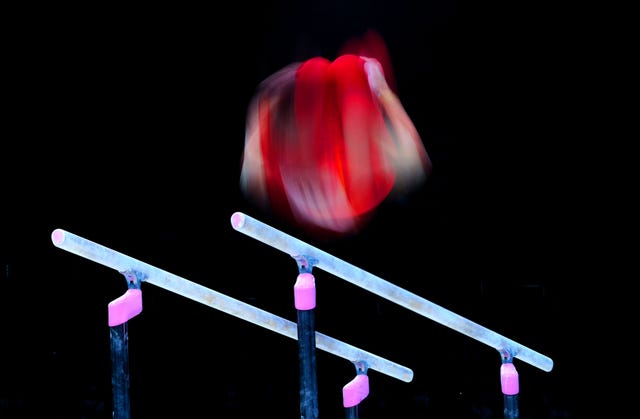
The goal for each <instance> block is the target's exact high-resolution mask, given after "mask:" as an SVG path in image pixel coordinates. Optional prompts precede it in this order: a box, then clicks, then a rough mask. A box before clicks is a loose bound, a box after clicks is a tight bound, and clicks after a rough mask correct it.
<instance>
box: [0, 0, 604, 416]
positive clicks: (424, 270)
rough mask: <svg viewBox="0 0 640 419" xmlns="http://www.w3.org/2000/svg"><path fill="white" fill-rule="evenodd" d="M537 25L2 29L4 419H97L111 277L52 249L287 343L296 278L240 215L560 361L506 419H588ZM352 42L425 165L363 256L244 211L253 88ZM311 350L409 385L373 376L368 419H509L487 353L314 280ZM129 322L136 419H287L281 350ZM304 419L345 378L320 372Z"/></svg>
mask: <svg viewBox="0 0 640 419" xmlns="http://www.w3.org/2000/svg"><path fill="white" fill-rule="evenodd" d="M561 12H564V11H560V10H558V8H557V6H555V5H554V4H553V3H551V2H548V3H544V2H543V3H535V4H534V3H528V4H521V3H518V4H513V3H509V2H498V3H489V4H487V3H483V4H482V5H480V4H479V3H476V2H454V1H448V0H441V1H437V0H435V1H426V2H410V1H405V0H397V1H393V2H391V1H372V2H366V1H357V2H310V3H300V2H286V1H275V2H261V3H258V4H255V5H249V4H247V3H243V2H236V3H231V4H224V5H222V4H219V3H215V5H211V6H207V7H204V6H202V7H189V6H185V5H181V6H171V5H168V4H167V5H162V6H161V5H158V4H154V5H149V6H148V7H142V6H136V7H133V6H127V7H125V6H113V5H104V6H98V5H91V6H86V5H85V6H81V7H79V8H78V7H63V6H59V5H56V6H51V5H48V6H41V7H35V6H34V7H33V8H31V9H29V10H25V9H24V8H23V9H21V10H19V11H15V12H14V11H12V12H11V13H9V14H8V15H7V17H8V18H9V19H10V20H11V21H12V22H11V23H12V25H11V28H12V30H11V31H10V35H9V38H8V41H9V42H8V43H7V44H8V50H9V51H8V52H9V53H10V55H9V57H10V60H9V62H5V65H7V66H8V67H9V68H10V69H11V70H12V71H11V76H10V77H9V78H8V79H7V81H8V83H7V84H8V85H9V87H10V89H11V92H12V93H15V94H12V95H11V96H10V97H9V100H8V101H9V106H8V110H7V111H6V113H5V116H6V118H7V121H8V122H9V123H10V124H9V125H8V126H9V127H11V129H9V130H7V132H5V134H4V138H5V141H4V144H5V145H4V146H3V155H2V157H3V159H2V165H3V169H2V173H3V179H2V182H3V186H2V198H3V199H2V207H3V216H2V226H3V237H2V240H0V243H2V246H3V247H2V253H1V254H0V261H1V262H2V271H1V273H0V307H1V310H2V319H3V324H4V327H3V331H2V344H1V345H0V356H1V358H0V417H3V418H5V417H6V418H14V417H16V418H17V417H34V416H38V417H55V418H107V417H110V415H111V405H110V404H111V370H110V353H109V328H108V325H107V304H108V303H109V302H110V301H112V300H113V299H115V298H117V297H118V296H120V295H121V294H122V293H123V292H124V291H125V290H126V283H125V281H124V278H123V277H122V276H121V275H120V274H118V273H117V272H115V271H112V270H109V269H108V268H106V267H104V266H101V265H98V264H95V263H94V262H92V261H89V260H86V259H83V258H80V257H77V256H75V255H72V254H70V253H68V252H65V251H63V250H61V249H58V248H55V247H54V246H53V245H52V242H51V239H50V235H51V232H52V231H53V230H54V229H55V228H63V229H66V230H67V231H69V232H72V233H74V234H77V235H80V236H82V237H85V238H87V239H90V240H92V241H95V242H97V243H100V244H102V245H105V246H107V247H110V248H112V249H114V250H117V251H120V252H122V253H125V254H127V255H129V256H132V257H134V258H137V259H139V260H142V261H144V262H147V263H150V264H152V265H154V266H157V267H159V268H161V269H164V270H167V271H169V272H171V273H174V274H176V275H179V276H182V277H185V278H187V279H189V280H191V281H194V282H198V283H200V284H202V285H204V286H206V287H209V288H211V289H214V290H216V291H219V292H223V293H225V294H227V295H229V296H231V297H233V298H236V299H240V300H242V301H245V302H248V303H250V304H252V305H255V306H257V307H259V308H262V309H265V310H268V311H270V312H273V313H274V314H277V315H279V316H281V317H285V318H287V319H290V320H295V315H296V313H295V309H294V306H293V301H292V287H293V284H294V282H295V279H296V275H297V266H296V264H295V262H294V260H293V259H291V258H290V257H288V256H287V255H285V254H283V253H281V252H279V251H277V250H275V249H272V248H270V247H267V246H265V245H264V244H262V243H259V242H257V241H255V240H253V239H251V238H249V237H247V236H244V235H243V234H240V233H238V232H236V231H234V230H233V229H232V228H231V225H230V216H231V214H232V213H233V212H234V211H243V212H245V213H247V214H249V215H251V216H254V217H256V218H258V219H260V220H261V221H264V222H266V223H268V224H270V225H272V226H274V227H276V228H279V229H282V230H283V231H285V232H287V233H289V234H291V235H293V236H296V237H298V238H300V239H303V240H305V241H308V242H310V243H312V244H314V245H316V246H317V247H319V248H320V249H322V250H324V251H327V252H329V253H331V254H333V255H334V256H336V257H338V258H341V259H343V260H346V261H347V262H350V263H352V264H354V265H356V266H358V267H360V268H362V269H364V270H366V271H368V272H371V273H373V274H375V275H377V276H380V277H382V278H384V279H386V280H388V281H390V282H393V283H395V284H397V285H399V286H401V287H403V288H406V289H407V290H409V291H411V292H413V293H416V294H418V295H420V296H422V297H424V298H426V299H428V300H430V301H432V302H434V303H436V304H439V305H441V306H443V307H445V308H447V309H449V310H452V311H454V312H456V313H458V314H460V315H462V316H465V317H467V318H469V319H470V320H473V321H475V322H477V323H479V324H481V325H483V326H486V327H488V328H489V329H492V330H494V331H496V332H498V333H501V334H503V335H505V336H506V337H509V338H511V339H513V340H515V341H517V342H519V343H521V344H523V345H525V346H528V347H529V348H531V349H533V350H535V351H538V352H540V353H542V354H544V355H547V356H549V357H551V358H552V359H553V360H554V363H555V365H554V369H553V370H552V371H550V372H544V371H542V370H539V369H537V368H535V367H532V366H530V365H529V364H526V363H522V362H520V361H519V360H518V359H516V360H515V365H516V367H517V369H518V371H519V374H520V388H521V394H520V396H519V397H520V398H519V407H520V414H521V417H522V418H541V417H580V416H579V414H578V412H582V411H585V410H587V411H588V409H589V403H587V402H586V401H585V399H584V398H583V397H581V395H582V393H581V392H580V391H579V390H578V388H579V381H582V383H583V384H585V380H586V382H589V380H590V378H588V376H587V377H586V378H585V376H584V375H583V373H582V372H581V369H582V368H583V364H582V363H581V362H579V361H578V360H577V359H576V356H575V353H576V345H577V342H578V341H580V338H581V337H582V336H583V335H584V333H583V330H584V328H583V326H582V322H581V314H580V310H581V308H582V307H583V306H584V301H583V299H582V298H581V297H580V293H581V292H582V291H583V290H584V289H585V288H586V287H587V285H585V283H584V282H583V277H582V276H581V274H579V273H578V272H586V271H589V270H590V269H591V268H592V265H594V264H595V261H594V260H592V259H590V258H588V257H586V258H585V257H583V256H584V254H583V252H582V251H583V250H585V249H586V248H587V247H588V245H587V244H586V243H587V241H588V239H589V232H587V231H585V230H584V229H583V228H582V226H581V225H580V222H579V221H578V220H579V217H580V216H579V211H578V207H577V205H576V204H575V201H574V199H575V196H576V195H577V194H578V193H579V192H580V189H581V187H580V186H579V185H580V183H579V182H578V181H577V179H578V178H579V176H580V174H579V173H577V172H576V170H575V167H577V166H581V165H582V164H584V162H581V161H578V160H579V158H578V157H576V155H575V154H574V153H573V150H574V148H575V147H576V144H577V142H578V141H579V140H578V139H577V138H576V137H575V136H574V135H573V132H575V131H573V123H574V120H573V118H574V116H573V106H574V104H575V101H576V97H575V94H576V90H577V89H576V86H575V81H574V78H573V73H572V70H573V66H571V65H570V63H571V59H572V53H573V52H572V51H575V49H574V48H572V47H571V39H572V38H571V37H567V36H565V32H564V31H565V29H564V28H565V25H566V24H567V22H568V21H567V20H565V19H564V18H563V16H564V15H563V14H562V13H561ZM367 29H375V30H377V31H378V32H379V33H380V34H381V35H382V36H383V38H384V39H385V40H386V42H387V44H388V48H389V50H390V54H391V58H392V62H393V65H394V71H395V75H396V78H397V83H398V93H399V97H400V99H401V101H402V103H403V104H404V106H405V108H406V110H407V112H408V113H409V115H410V116H411V118H412V119H413V121H414V123H415V125H416V127H417V128H418V130H419V132H420V134H421V136H422V138H423V141H424V143H425V147H426V149H427V151H428V152H429V154H430V156H431V159H432V162H433V172H432V173H431V176H430V178H429V180H428V182H427V184H426V185H425V186H424V188H422V189H421V190H419V191H417V192H416V193H415V194H414V195H412V196H411V197H410V198H409V199H407V200H406V201H405V202H403V203H393V204H391V203H388V204H387V203H385V204H383V205H382V207H381V208H380V209H379V211H378V212H377V213H376V215H375V217H374V218H373V220H372V222H371V223H370V224H369V225H368V226H367V228H366V229H365V230H364V231H362V232H361V233H360V234H358V235H356V236H352V237H345V238H338V239H334V240H319V239H317V238H313V237H309V236H307V235H306V234H305V233H304V232H303V231H299V230H297V229H296V228H295V227H293V226H291V225H288V224H286V223H285V222H283V220H280V219H278V218H277V217H275V216H273V215H272V214H270V213H268V212H264V211H262V210H260V209H258V208H256V207H254V206H253V205H252V204H251V203H250V202H248V201H247V200H245V198H244V197H243V196H242V194H241V192H240V189H239V186H238V180H239V170H240V162H241V160H240V159H241V153H242V147H243V142H244V118H245V114H246V108H247V105H248V102H249V100H250V98H251V96H252V94H253V93H254V92H255V88H256V86H257V84H258V83H259V82H260V81H261V80H262V79H264V78H265V77H267V76H268V75H270V74H272V73H273V72H274V71H276V70H278V69H280V68H282V67H283V66H285V65H287V64H289V63H290V62H293V61H296V60H301V59H305V58H310V57H311V56H313V55H323V56H325V57H327V58H333V57H334V56H335V54H336V51H337V49H338V47H339V46H340V44H341V43H342V42H343V41H344V40H346V39H347V38H349V37H351V36H358V35H361V34H362V33H363V32H364V31H365V30H367ZM314 274H315V276H316V284H317V292H318V305H317V309H316V311H315V316H316V326H317V330H318V331H320V332H323V333H325V334H328V335H330V336H332V337H335V338H337V339H340V340H343V341H346V342H349V343H351V344H353V345H355V346H358V347H361V348H362V349H365V350H368V351H370V352H373V353H376V354H378V355H381V356H383V357H385V358H387V359H389V360H392V361H394V362H397V363H399V364H401V365H405V366H407V367H409V368H411V369H412V370H413V371H414V380H413V381H412V382H410V383H405V382H400V381H398V380H395V379H393V378H390V377H388V376H386V375H382V374H379V373H378V372H376V371H371V372H370V373H369V377H370V389H371V392H370V394H369V396H368V398H367V399H365V400H364V401H363V402H362V404H361V406H360V415H361V417H363V419H364V418H371V419H373V418H378V417H380V418H383V417H384V418H390V417H406V418H418V417H420V418H427V417H429V418H432V417H433V418H440V417H446V418H450V417H482V418H488V417H501V416H502V414H503V413H502V408H503V399H502V394H501V392H500V380H499V368H500V357H499V354H498V353H497V351H495V350H493V349H492V348H489V347H487V346H485V345H483V344H481V343H478V342H476V341H474V340H472V339H469V338H467V337H465V336H463V335H461V334H459V333H457V332H455V331H453V330H450V329H447V328H445V327H443V326H440V325H438V324H436V323H434V322H432V321H430V320H428V319H425V318H423V317H421V316H418V315H417V314H415V313H413V312H408V311H406V310H404V309H402V308H400V307H399V306H396V305H395V304H393V303H390V302H387V301H385V300H382V299H380V298H377V297H375V296H374V295H373V294H370V293H368V292H367V291H364V290H362V289H359V288H357V287H355V286H353V285H351V284H349V283H347V282H345V281H342V280H340V279H339V278H335V277H333V276H331V275H330V274H328V273H325V272H323V271H316V272H314ZM142 290H143V301H144V310H143V312H142V313H141V315H139V316H138V317H136V318H134V319H132V320H131V321H130V322H129V351H130V353H129V356H130V378H131V393H130V394H131V408H132V417H134V418H141V417H159V416H161V415H165V416H176V415H179V416H180V417H193V418H196V417H198V418H199V417H220V418H223V417H224V418H231V417H262V416H267V415H268V416H270V417H271V416H274V417H283V418H284V417H291V418H293V417H297V416H298V415H299V394H298V391H299V383H298V369H297V368H298V364H297V362H298V360H297V344H296V342H295V341H294V340H290V339H287V338H285V337H282V336H280V335H277V334H275V333H272V332H270V331H268V330H266V329H262V328H259V327H258V326H255V325H253V324H250V323H246V322H244V321H242V320H240V319H237V318H235V317H232V316H229V315H227V314H225V313H222V312H219V311H216V310H212V309H211V308H209V307H207V306H204V305H200V304H198V303H195V302H193V301H191V300H187V299H185V298H184V297H181V296H179V295H175V294H172V293H170V292H168V291H165V290H163V289H160V288H158V287H155V286H153V285H149V284H143V287H142ZM317 368H318V370H317V375H318V381H319V395H318V399H319V407H320V412H321V415H322V417H326V418H335V417H343V415H344V413H343V409H342V404H341V403H342V398H341V397H342V393H341V389H342V386H343V385H345V384H346V383H347V382H348V381H350V380H351V379H352V378H353V377H354V373H355V369H354V367H353V366H352V365H351V364H350V363H348V362H347V361H345V360H343V359H342V358H337V357H335V356H333V355H330V354H328V353H324V352H318V353H317Z"/></svg>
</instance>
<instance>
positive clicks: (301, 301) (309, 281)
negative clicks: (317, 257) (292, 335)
mask: <svg viewBox="0 0 640 419" xmlns="http://www.w3.org/2000/svg"><path fill="white" fill-rule="evenodd" d="M296 262H297V263H298V271H299V274H298V277H297V279H296V283H295V285H294V287H293V289H294V299H295V307H296V310H297V317H298V361H299V368H300V419H317V418H318V383H317V377H316V333H315V307H316V288H315V278H314V277H313V275H312V274H311V270H312V269H313V261H312V260H309V259H307V258H306V257H296Z"/></svg>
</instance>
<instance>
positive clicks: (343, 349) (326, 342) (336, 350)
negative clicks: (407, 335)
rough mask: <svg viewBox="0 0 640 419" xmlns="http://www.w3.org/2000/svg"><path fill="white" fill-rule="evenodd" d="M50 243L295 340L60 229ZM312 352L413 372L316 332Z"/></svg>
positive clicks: (272, 319)
mask: <svg viewBox="0 0 640 419" xmlns="http://www.w3.org/2000/svg"><path fill="white" fill-rule="evenodd" d="M51 240H52V241H53V244H54V245H55V246H56V247H58V248H60V249H63V250H66V251H68V252H70V253H73V254H76V255H78V256H82V257H84V258H86V259H89V260H91V261H94V262H96V263H99V264H101V265H104V266H106V267H109V268H112V269H115V270H116V271H118V272H120V273H125V272H136V273H137V274H139V275H140V276H141V277H142V278H143V281H144V282H148V283H150V284H153V285H156V286H158V287H161V288H164V289H166V290H168V291H172V292H174V293H176V294H179V295H181V296H183V297H187V298H190V299H192V300H194V301H197V302H199V303H202V304H205V305H207V306H209V307H213V308H215V309H218V310H221V311H223V312H225V313H228V314H231V315H232V316H235V317H238V318H240V319H243V320H246V321H248V322H251V323H254V324H256V325H258V326H262V327H264V328H267V329H269V330H272V331H274V332H276V333H279V334H281V335H284V336H287V337H290V338H292V339H295V340H297V339H298V330H297V324H296V323H294V322H291V321H289V320H287V319H284V318H282V317H279V316H276V315H274V314H272V313H269V312H267V311H264V310H261V309H259V308H256V307H254V306H252V305H250V304H247V303H244V302H242V301H239V300H236V299H234V298H231V297H229V296H227V295H224V294H221V293H219V292H216V291H213V290H211V289H209V288H206V287H204V286H202V285H199V284H197V283H195V282H192V281H189V280H188V279H185V278H182V277H179V276H177V275H174V274H172V273H170V272H167V271H164V270H162V269H159V268H156V267H155V266H152V265H150V264H148V263H145V262H141V261H139V260H137V259H134V258H132V257H130V256H127V255H125V254H122V253H120V252H117V251H115V250H112V249H110V248H108V247H105V246H102V245H100V244H98V243H95V242H92V241H90V240H87V239H85V238H83V237H80V236H78V235H75V234H73V233H70V232H68V231H65V230H62V229H56V230H54V231H53V232H52V233H51ZM316 348H318V349H320V350H323V351H326V352H329V353H331V354H333V355H336V356H339V357H342V358H344V359H347V360H349V361H351V362H354V363H355V362H360V361H364V362H366V364H367V367H368V368H370V369H373V370H376V371H378V372H381V373H383V374H386V375H389V376H391V377H393V378H397V379H398V380H401V381H404V382H410V381H411V380H412V379H413V371H412V370H411V369H409V368H406V367H404V366H402V365H399V364H396V363H394V362H391V361H389V360H387V359H384V358H382V357H380V356H378V355H375V354H372V353H370V352H367V351H364V350H362V349H359V348H356V347H354V346H352V345H349V344H347V343H345V342H342V341H339V340H337V339H334V338H332V337H329V336H327V335H324V334H322V333H319V332H316Z"/></svg>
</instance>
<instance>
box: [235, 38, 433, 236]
mask: <svg viewBox="0 0 640 419" xmlns="http://www.w3.org/2000/svg"><path fill="white" fill-rule="evenodd" d="M390 83H391V84H390ZM392 86H394V80H393V74H392V70H391V63H390V60H389V55H388V53H387V49H386V46H385V44H384V42H383V41H382V39H381V38H380V37H379V36H378V35H377V34H376V33H375V32H368V33H367V34H365V36H363V37H362V38H357V39H356V38H354V39H351V40H349V41H348V42H346V43H345V44H344V45H343V48H341V50H340V54H339V56H338V57H337V58H336V59H335V60H333V61H329V60H328V59H326V58H323V57H314V58H311V59H309V60H307V61H305V62H303V63H293V64H290V65H289V66H287V67H285V68H283V69H281V70H280V71H278V72H276V73H275V74H273V75H272V76H270V77H269V78H267V79H266V80H264V81H263V82H262V83H261V84H260V86H258V90H257V92H256V94H255V95H254V97H253V98H252V100H251V103H250V104H249V109H248V113H247V124H246V136H245V146H244V152H243V159H242V170H241V175H240V185H241V188H242V191H243V192H244V193H245V195H246V196H247V197H248V198H249V199H251V200H252V201H254V202H256V203H257V204H259V205H260V206H261V207H262V208H264V209H270V210H273V211H274V212H275V213H277V214H278V215H280V216H283V217H285V218H287V219H289V220H290V221H293V223H294V224H296V225H298V226H299V227H301V228H304V229H305V230H306V231H307V232H311V233H314V234H317V233H326V234H333V235H336V234H337V235H346V234H353V233H355V232H357V231H359V230H360V228H361V227H362V226H363V224H364V223H365V222H366V221H367V220H369V219H370V217H371V216H372V214H373V213H374V211H375V209H376V207H378V206H379V205H380V204H381V203H382V201H384V200H385V199H387V198H388V197H390V196H394V195H396V196H398V195H402V194H405V193H407V192H409V191H411V190H414V189H415V188H417V187H418V186H419V185H421V184H422V183H423V182H424V181H425V179H426V176H427V175H428V173H429V171H430V168H431V162H430V159H429V156H428V154H427V152H426V150H425V148H424V145H423V143H422V140H421V138H420V136H419V134H418V132H417V130H416V128H415V126H414V125H413V122H412V121H411V119H410V118H409V116H408V115H407V113H406V112H405V109H404V108H403V106H402V104H401V103H400V100H399V99H398V96H397V95H396V93H395V91H394V88H392Z"/></svg>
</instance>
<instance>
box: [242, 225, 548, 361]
mask: <svg viewBox="0 0 640 419" xmlns="http://www.w3.org/2000/svg"><path fill="white" fill-rule="evenodd" d="M231 225H232V226H233V228H234V229H236V230H237V231H239V232H241V233H244V234H246V235H247V236H249V237H253V238H254V239H256V240H258V241H261V242H263V243H265V244H267V245H269V246H271V247H274V248H276V249H278V250H280V251H282V252H284V253H287V254H288V255H290V256H292V257H294V258H296V257H304V258H307V259H313V260H314V264H313V267H317V268H320V269H322V270H324V271H327V272H329V273H331V274H333V275H335V276H337V277H339V278H342V279H344V280H346V281H348V282H351V283H352V284H355V285H357V286H359V287H362V288H364V289H365V290H367V291H370V292H372V293H374V294H376V295H379V296H380V297H383V298H386V299H387V300H389V301H392V302H394V303H396V304H399V305H400V306H402V307H405V308H407V309H409V310H412V311H415V312H416V313H418V314H421V315H423V316H425V317H427V318H429V319H431V320H433V321H436V322H438V323H440V324H442V325H444V326H447V327H450V328H451V329H453V330H456V331H458V332H460V333H462V334H464V335H467V336H469V337H471V338H474V339H476V340H478V341H480V342H482V343H484V344H486V345H489V346H491V347H492V348H495V349H496V350H498V351H499V352H500V353H502V354H509V355H510V356H512V357H515V358H519V359H520V360H522V361H524V362H527V363H529V364H531V365H533V366H534V367H537V368H540V369H541V370H543V371H551V369H552V368H553V361H552V360H551V358H549V357H547V356H544V355H542V354H540V353H538V352H536V351H533V350H531V349H529V348H527V347H526V346H523V345H521V344H519V343H517V342H515V341H513V340H511V339H508V338H506V337H504V336H502V335H500V334H498V333H496V332H494V331H492V330H490V329H487V328H486V327H484V326H481V325H479V324H477V323H474V322H472V321H471V320H468V319H466V318H464V317H462V316H460V315H458V314H456V313H453V312H452V311H449V310H447V309H445V308H443V307H441V306H438V305H437V304H434V303H432V302H430V301H428V300H426V299H424V298H422V297H420V296H418V295H416V294H413V293H411V292H409V291H407V290H405V289H403V288H400V287H398V286H397V285H394V284H392V283H390V282H388V281H385V280H384V279H382V278H379V277H377V276H375V275H372V274H370V273H368V272H366V271H364V270H362V269H360V268H358V267H356V266H354V265H352V264H350V263H348V262H345V261H343V260H341V259H338V258H337V257H335V256H332V255H330V254H328V253H327V252H324V251H322V250H320V249H318V248H316V247H314V246H311V245H309V244H307V243H305V242H303V241H301V240H299V239H296V238H295V237H292V236H290V235H288V234H286V233H283V232H282V231H280V230H277V229H275V228H273V227H271V226H269V225H267V224H265V223H263V222H261V221H258V220H256V219H255V218H253V217H250V216H248V215H246V214H243V213H241V212H235V213H234V214H232V216H231Z"/></svg>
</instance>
